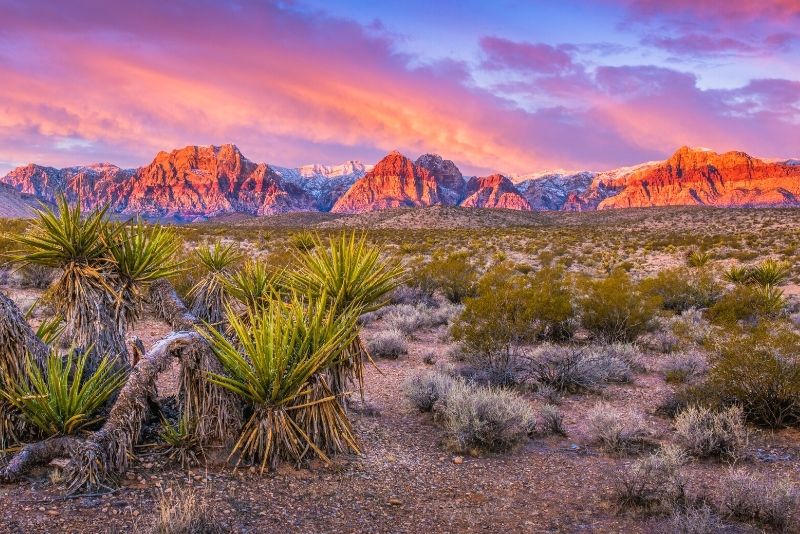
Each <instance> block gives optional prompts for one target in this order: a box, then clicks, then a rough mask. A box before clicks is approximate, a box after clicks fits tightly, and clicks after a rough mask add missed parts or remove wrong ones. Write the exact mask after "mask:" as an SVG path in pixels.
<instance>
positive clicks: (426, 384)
mask: <svg viewBox="0 0 800 534" xmlns="http://www.w3.org/2000/svg"><path fill="white" fill-rule="evenodd" d="M458 380H459V379H457V378H454V377H452V376H450V375H447V374H445V373H442V372H439V371H423V372H420V373H416V374H414V375H412V376H411V377H410V378H409V379H408V380H406V382H405V384H404V390H405V394H406V397H407V398H408V400H410V401H411V404H412V405H414V406H415V407H416V408H417V409H418V410H419V411H421V412H431V411H433V410H434V408H435V407H436V404H437V403H438V402H440V401H442V400H443V399H444V398H445V397H446V396H447V394H448V392H449V391H450V388H452V387H453V384H455V383H456V382H458Z"/></svg>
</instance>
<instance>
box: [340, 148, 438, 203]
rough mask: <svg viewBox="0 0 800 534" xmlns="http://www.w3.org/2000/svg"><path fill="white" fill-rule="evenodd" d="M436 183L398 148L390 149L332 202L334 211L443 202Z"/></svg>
mask: <svg viewBox="0 0 800 534" xmlns="http://www.w3.org/2000/svg"><path fill="white" fill-rule="evenodd" d="M442 197H443V195H442V192H441V188H440V184H439V182H438V181H437V178H436V175H434V174H433V173H432V172H431V171H429V170H428V169H427V168H425V167H423V166H421V165H417V164H415V163H414V162H413V161H411V160H410V159H408V158H407V157H405V156H403V155H402V154H400V152H397V151H394V152H391V153H390V154H389V155H388V156H386V157H385V158H383V159H382V160H381V161H379V162H378V164H377V165H375V168H373V169H372V170H371V171H370V172H368V173H367V174H366V175H365V176H364V177H363V178H361V179H360V180H358V181H357V182H356V183H354V184H353V186H352V187H351V188H350V189H349V190H348V191H347V192H346V193H345V194H344V195H342V196H341V197H339V200H337V201H336V203H335V204H334V205H333V208H332V209H331V211H332V212H334V213H361V212H365V211H376V210H381V209H386V208H404V207H407V208H414V207H423V206H438V205H442V204H444V203H445V201H444V199H443V198H442Z"/></svg>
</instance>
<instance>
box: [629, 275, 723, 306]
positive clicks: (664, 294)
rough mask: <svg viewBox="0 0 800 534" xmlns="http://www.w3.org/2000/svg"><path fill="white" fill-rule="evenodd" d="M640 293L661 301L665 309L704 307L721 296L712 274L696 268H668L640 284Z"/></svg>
mask: <svg viewBox="0 0 800 534" xmlns="http://www.w3.org/2000/svg"><path fill="white" fill-rule="evenodd" d="M640 287H641V290H642V292H643V293H644V294H646V295H649V296H651V297H657V298H659V299H661V302H662V306H663V307H664V308H665V309H667V310H674V311H677V312H682V311H684V310H688V309H690V308H707V307H709V306H710V305H712V304H714V302H716V301H717V300H718V299H719V298H720V296H721V295H722V287H721V286H720V285H719V283H717V281H716V279H715V278H714V275H713V274H711V273H710V272H707V271H703V270H699V269H685V268H682V269H669V270H666V271H661V272H659V273H658V274H657V275H656V276H654V277H652V278H647V279H645V280H643V281H642V282H641V286H640Z"/></svg>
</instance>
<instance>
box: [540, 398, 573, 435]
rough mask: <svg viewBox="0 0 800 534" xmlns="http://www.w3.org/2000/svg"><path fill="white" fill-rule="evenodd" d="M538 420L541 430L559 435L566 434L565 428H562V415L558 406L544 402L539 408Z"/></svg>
mask: <svg viewBox="0 0 800 534" xmlns="http://www.w3.org/2000/svg"><path fill="white" fill-rule="evenodd" d="M539 421H540V422H539V428H540V429H541V432H544V433H547V434H557V435H559V436H566V435H567V430H566V429H565V428H564V415H563V414H562V413H561V411H560V410H559V409H558V407H556V406H553V405H552V404H545V405H544V406H542V407H541V408H539Z"/></svg>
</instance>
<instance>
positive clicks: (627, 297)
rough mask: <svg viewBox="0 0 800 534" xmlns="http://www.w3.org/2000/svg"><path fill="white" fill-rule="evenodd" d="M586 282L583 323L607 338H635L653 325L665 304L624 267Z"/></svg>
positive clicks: (581, 303) (590, 329)
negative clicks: (626, 271) (631, 277)
mask: <svg viewBox="0 0 800 534" xmlns="http://www.w3.org/2000/svg"><path fill="white" fill-rule="evenodd" d="M583 286H584V288H583V289H584V296H583V297H582V298H581V299H580V308H581V324H582V325H583V327H584V328H586V329H587V330H588V331H589V332H591V333H592V334H593V335H594V336H596V337H599V338H601V339H604V340H606V341H633V340H634V339H636V337H637V336H639V335H640V334H643V333H644V332H646V331H647V330H649V329H650V326H651V324H652V321H653V318H654V317H655V314H656V311H657V310H658V308H659V307H660V305H661V300H660V299H659V298H657V297H653V296H649V295H645V294H643V293H642V291H641V290H640V288H639V287H638V286H637V284H635V283H634V282H633V281H632V280H631V279H630V276H628V274H627V273H625V272H624V271H615V272H613V273H612V274H611V275H609V276H608V277H607V278H602V279H599V280H587V281H584V283H583Z"/></svg>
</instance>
